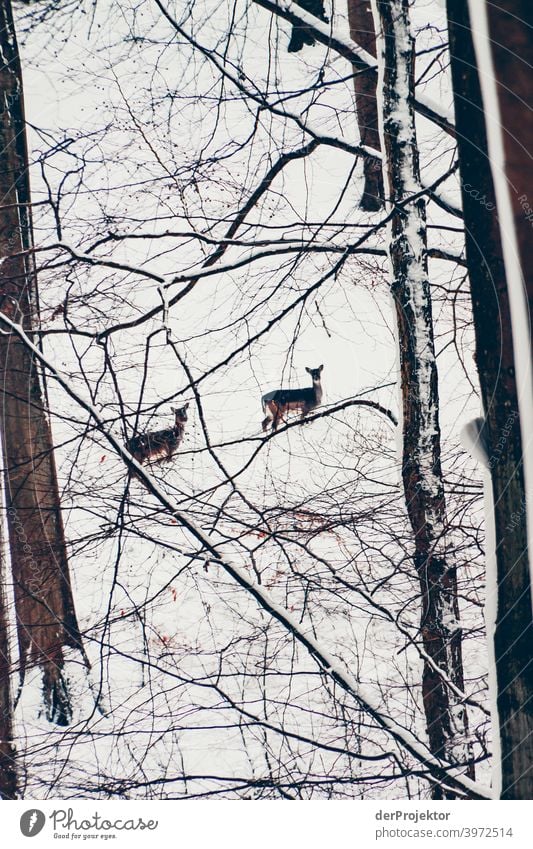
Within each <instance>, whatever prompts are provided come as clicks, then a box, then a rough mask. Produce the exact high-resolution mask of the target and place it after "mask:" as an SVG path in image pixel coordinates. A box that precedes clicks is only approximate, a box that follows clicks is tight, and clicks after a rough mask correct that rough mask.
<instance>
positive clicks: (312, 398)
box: [261, 366, 324, 431]
mask: <svg viewBox="0 0 533 849" xmlns="http://www.w3.org/2000/svg"><path fill="white" fill-rule="evenodd" d="M323 368H324V366H319V367H318V368H307V367H306V369H305V370H306V372H308V373H309V374H310V375H311V380H312V381H313V385H312V386H310V387H306V388H305V389H274V391H273V392H267V393H266V395H263V397H262V398H261V403H262V405H263V412H264V413H266V418H265V419H263V425H262V427H263V430H264V431H265V430H266V429H267V427H268V425H269V423H270V422H272V430H277V427H278V424H279V422H280V419H281V420H282V421H284V419H285V415H286V413H288V412H289V410H301V413H302V414H301V416H300V421H303V420H304V419H305V417H306V415H307V414H308V413H309V412H311V410H314V409H315V407H318V406H319V405H320V403H321V401H322V384H321V383H320V375H321V373H322V369H323Z"/></svg>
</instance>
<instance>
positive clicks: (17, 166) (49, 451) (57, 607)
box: [0, 0, 81, 725]
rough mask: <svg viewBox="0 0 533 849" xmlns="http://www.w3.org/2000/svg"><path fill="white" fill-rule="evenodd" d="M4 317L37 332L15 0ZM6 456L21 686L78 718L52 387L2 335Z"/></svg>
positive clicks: (2, 116) (52, 715) (3, 22)
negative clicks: (49, 399)
mask: <svg viewBox="0 0 533 849" xmlns="http://www.w3.org/2000/svg"><path fill="white" fill-rule="evenodd" d="M0 47H1V51H2V60H3V61H2V67H1V70H0V96H1V103H2V105H1V113H0V198H1V200H2V204H3V208H2V210H1V214H0V258H1V265H0V309H1V310H2V312H3V313H4V314H6V315H8V316H9V317H10V318H16V319H17V320H18V321H21V322H22V324H23V326H24V327H25V328H26V329H27V330H28V331H29V332H31V329H32V327H33V322H34V320H35V318H36V315H37V303H36V292H37V290H36V281H35V273H34V266H33V260H32V257H31V254H29V253H27V252H26V253H24V251H27V250H28V248H30V247H31V243H32V231H31V208H30V205H29V201H30V192H29V179H28V157H27V150H26V134H25V122H24V103H23V89H22V76H21V70H20V62H19V56H18V46H17V40H16V34H15V29H14V23H13V16H12V9H11V3H10V0H0ZM0 380H1V387H2V414H1V428H2V450H3V455H4V464H5V488H6V507H7V516H8V528H9V543H10V551H11V569H12V578H13V584H14V595H15V606H16V617H17V633H18V643H19V651H20V661H19V665H20V671H21V679H22V680H24V674H25V671H26V669H27V667H28V666H30V665H34V664H38V665H39V666H41V668H42V671H43V692H44V700H45V706H46V713H47V716H48V718H49V719H50V720H51V721H54V722H56V723H58V724H60V725H65V724H68V722H69V721H70V717H71V714H72V709H71V705H70V697H69V693H68V687H67V682H66V680H65V677H64V674H63V671H64V652H63V649H64V646H72V647H77V648H81V640H80V634H79V628H78V624H77V621H76V616H75V612H74V603H73V598H72V591H71V586H70V577H69V571H68V562H67V555H66V547H65V537H64V530H63V522H62V516H61V505H60V501H59V493H58V486H57V476H56V467H55V462H54V453H53V446H52V438H51V432H50V426H49V422H48V418H47V415H46V411H45V409H44V407H43V387H42V384H41V377H40V373H39V371H38V366H37V363H36V362H35V360H34V359H33V357H32V355H31V353H30V352H29V351H28V350H27V349H26V348H25V346H24V345H22V344H21V343H20V341H19V340H18V339H16V338H14V337H13V336H10V335H9V334H6V333H2V334H1V335H0Z"/></svg>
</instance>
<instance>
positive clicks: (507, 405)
mask: <svg viewBox="0 0 533 849" xmlns="http://www.w3.org/2000/svg"><path fill="white" fill-rule="evenodd" d="M448 25H449V38H450V58H451V71H452V81H453V88H454V99H455V120H456V127H457V145H458V151H459V163H460V169H461V171H460V173H461V187H462V199H463V210H464V218H465V244H466V258H467V263H468V274H469V278H470V289H471V294H472V310H473V317H474V329H475V336H476V360H477V367H478V372H479V381H480V386H481V394H482V398H483V407H484V411H485V422H486V424H485V428H484V432H485V436H486V440H487V443H488V444H487V454H488V465H489V468H490V474H491V479H492V493H493V502H494V522H495V535H496V540H495V542H496V561H497V583H498V602H497V619H496V629H495V634H494V643H495V659H496V675H497V681H498V714H499V725H500V729H499V732H500V742H501V769H502V798H505V799H532V798H533V769H532V765H533V666H532V646H533V626H532V621H531V619H532V616H531V590H530V573H529V562H528V552H527V527H526V510H525V505H526V494H525V486H524V469H523V461H522V441H521V434H520V417H519V409H518V392H517V385H516V378H515V362H514V350H513V335H512V325H511V314H510V308H509V293H508V287H507V280H506V273H505V265H504V259H503V251H502V243H501V238H500V230H499V223H498V216H497V211H496V195H495V189H494V183H493V178H492V172H491V166H490V162H489V158H488V147H487V133H486V127H485V115H484V111H483V102H482V96H481V88H480V81H479V75H478V71H477V67H476V56H475V52H474V45H473V40H472V32H471V29H470V20H469V15H468V4H467V3H465V2H463V0H448ZM527 120H529V117H528V118H526V123H527ZM530 144H531V142H530ZM530 167H531V166H530V165H529V168H530ZM530 227H531V225H530V224H529V223H528V232H529V238H530V239H531V231H530ZM489 521H490V519H489ZM488 636H489V639H491V638H492V635H490V634H489V635H488ZM497 733H498V729H495V734H497Z"/></svg>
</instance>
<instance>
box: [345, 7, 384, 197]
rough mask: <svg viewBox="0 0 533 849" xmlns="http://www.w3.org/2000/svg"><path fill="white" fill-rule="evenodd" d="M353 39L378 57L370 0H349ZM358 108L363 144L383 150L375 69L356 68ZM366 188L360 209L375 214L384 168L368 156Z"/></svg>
mask: <svg viewBox="0 0 533 849" xmlns="http://www.w3.org/2000/svg"><path fill="white" fill-rule="evenodd" d="M348 21H349V24H350V36H351V38H352V40H353V41H355V43H356V44H358V45H359V46H360V47H362V48H363V49H364V50H366V51H367V53H371V54H372V56H374V57H375V56H376V31H375V28H374V18H373V15H372V8H371V3H370V0H348ZM353 70H354V76H353V82H354V89H355V107H356V111H357V125H358V127H359V135H360V137H361V144H364V145H368V146H369V147H371V148H373V149H374V150H381V142H380V138H379V126H378V107H377V101H376V86H377V75H376V73H375V72H374V71H373V70H365V71H361V70H360V69H359V70H358V69H357V68H355V67H354V69H353ZM363 169H364V178H365V185H364V191H363V196H362V198H361V209H364V210H367V211H376V210H378V209H381V208H382V207H383V198H384V193H383V169H382V165H381V160H380V159H375V158H374V157H371V156H368V157H365V160H364V162H363Z"/></svg>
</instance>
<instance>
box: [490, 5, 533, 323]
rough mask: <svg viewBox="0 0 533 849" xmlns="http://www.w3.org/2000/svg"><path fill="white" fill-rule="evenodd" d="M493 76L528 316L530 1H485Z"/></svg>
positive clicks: (532, 202) (532, 196) (532, 199)
mask: <svg viewBox="0 0 533 849" xmlns="http://www.w3.org/2000/svg"><path fill="white" fill-rule="evenodd" d="M486 9H487V15H488V21H489V32H490V35H491V53H492V61H493V64H494V73H495V76H496V81H497V92H498V103H499V107H500V117H501V127H502V131H503V132H502V135H503V146H504V152H505V171H506V176H507V183H508V185H509V187H510V194H511V203H512V206H513V214H514V222H515V231H516V236H517V242H518V250H519V253H520V261H521V262H520V264H521V266H522V276H523V280H524V282H525V285H526V291H527V296H528V303H529V327H530V328H531V320H532V317H533V239H532V230H531V228H532V221H533V168H532V163H531V157H532V152H533V4H532V3H531V1H530V0H506V2H505V3H487V4H486Z"/></svg>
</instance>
